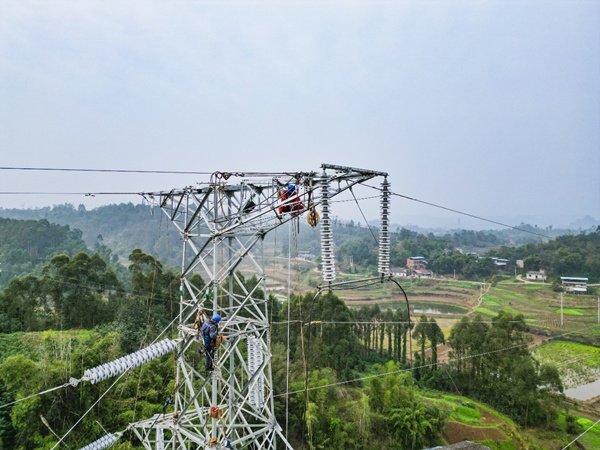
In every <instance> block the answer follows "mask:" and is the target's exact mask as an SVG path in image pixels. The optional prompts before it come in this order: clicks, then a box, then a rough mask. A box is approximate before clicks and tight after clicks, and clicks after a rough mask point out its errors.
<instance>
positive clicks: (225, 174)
mask: <svg viewBox="0 0 600 450" xmlns="http://www.w3.org/2000/svg"><path fill="white" fill-rule="evenodd" d="M0 170H14V171H46V172H97V173H139V174H169V175H215V174H216V175H218V176H219V178H221V177H222V178H225V179H227V178H229V176H231V175H236V176H265V175H277V174H274V173H262V172H199V171H184V170H130V169H86V168H67V167H8V166H0ZM278 175H290V173H288V172H281V173H278ZM364 186H367V187H370V188H371V189H375V190H377V191H381V188H380V187H377V186H370V185H368V184H364ZM391 194H392V195H395V196H396V197H400V198H404V199H406V200H411V201H413V202H417V203H421V204H424V205H428V206H432V207H434V208H438V209H443V210H445V211H450V212H453V213H456V214H460V215H463V216H467V217H471V218H473V219H477V220H482V221H484V222H488V223H493V224H495V225H500V226H502V227H506V228H512V229H513V230H517V231H522V232H523V233H529V234H532V235H534V236H538V237H541V238H544V239H551V238H550V237H549V236H546V235H544V234H541V233H537V232H535V231H532V230H526V229H524V228H520V227H517V226H514V225H508V224H506V223H502V222H498V221H496V220H492V219H486V218H485V217H481V216H478V215H475V214H470V213H467V212H464V211H459V210H457V209H454V208H449V207H447V206H442V205H438V204H436V203H432V202H428V201H425V200H420V199H418V198H414V197H410V196H408V195H403V194H398V193H397V192H391ZM0 195H85V196H88V197H93V196H96V195H142V196H144V195H147V193H144V192H10V191H4V192H0ZM350 201H351V200H350ZM354 201H355V202H356V201H357V199H356V198H355V199H354Z"/></svg>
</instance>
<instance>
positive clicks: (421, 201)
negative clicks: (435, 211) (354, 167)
mask: <svg viewBox="0 0 600 450" xmlns="http://www.w3.org/2000/svg"><path fill="white" fill-rule="evenodd" d="M364 186H367V187H370V188H371V189H375V190H377V191H380V190H381V188H378V187H377V186H369V185H368V184H365V185H364ZM391 194H392V195H395V196H396V197H400V198H405V199H407V200H411V201H413V202H417V203H422V204H424V205H428V206H433V207H434V208H439V209H443V210H446V211H450V212H453V213H456V214H461V215H463V216H467V217H472V218H473V219H477V220H483V221H484V222H489V223H493V224H496V225H500V226H503V227H506V228H512V229H513V230H517V231H522V232H524V233H529V234H533V235H535V236H539V237H542V238H544V239H551V238H550V237H549V236H546V235H545V234H541V233H537V232H535V231H531V230H526V229H524V228H519V227H516V226H514V225H508V224H506V223H502V222H497V221H495V220H491V219H486V218H485V217H481V216H477V215H475V214H469V213H466V212H464V211H459V210H457V209H453V208H448V207H447V206H442V205H437V204H435V203H431V202H427V201H425V200H419V199H418V198H413V197H409V196H408V195H403V194H398V193H397V192H392V193H391Z"/></svg>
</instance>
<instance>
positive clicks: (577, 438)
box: [562, 419, 600, 450]
mask: <svg viewBox="0 0 600 450" xmlns="http://www.w3.org/2000/svg"><path fill="white" fill-rule="evenodd" d="M599 423H600V419H598V420H596V422H595V423H594V424H593V425H592V426H590V427H589V428H588V429H587V430H585V431H584V432H583V433H581V434H580V435H579V436H577V437H576V438H575V439H573V440H572V441H571V442H569V443H568V444H567V445H566V446H565V447H563V448H562V450H565V449H567V448H569V446H570V445H571V444H573V443H574V442H576V441H578V440H579V438H580V437H581V436H583V435H584V434H585V433H587V432H588V431H590V430H591V429H592V428H594V427H595V426H596V425H598V424H599Z"/></svg>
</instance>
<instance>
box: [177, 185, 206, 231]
mask: <svg viewBox="0 0 600 450" xmlns="http://www.w3.org/2000/svg"><path fill="white" fill-rule="evenodd" d="M210 194H211V192H210V190H207V191H206V192H205V193H204V195H203V196H202V198H200V199H197V201H198V203H197V205H195V206H196V210H195V211H194V213H193V214H192V217H190V218H189V219H188V220H187V225H186V226H185V228H184V229H183V231H184V232H185V233H188V232H189V231H190V228H191V227H192V225H193V224H194V223H195V221H196V217H198V214H200V212H201V211H202V208H204V204H205V203H206V201H207V200H208V197H209V195H210ZM194 198H196V197H195V196H194Z"/></svg>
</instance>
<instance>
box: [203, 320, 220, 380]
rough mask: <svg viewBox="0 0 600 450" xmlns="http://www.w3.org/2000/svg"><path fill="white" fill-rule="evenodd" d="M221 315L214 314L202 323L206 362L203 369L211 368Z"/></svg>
mask: <svg viewBox="0 0 600 450" xmlns="http://www.w3.org/2000/svg"><path fill="white" fill-rule="evenodd" d="M220 321H221V316H220V315H218V314H215V315H214V316H212V317H211V318H206V320H205V321H204V323H203V324H202V329H201V331H202V336H203V337H204V353H205V355H206V362H205V363H204V369H205V370H208V371H210V370H213V368H214V366H213V361H214V358H215V348H216V343H217V337H218V336H219V322H220Z"/></svg>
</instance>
